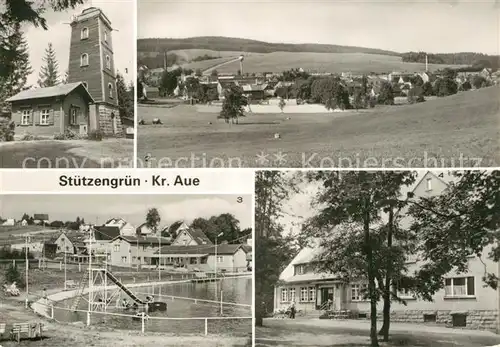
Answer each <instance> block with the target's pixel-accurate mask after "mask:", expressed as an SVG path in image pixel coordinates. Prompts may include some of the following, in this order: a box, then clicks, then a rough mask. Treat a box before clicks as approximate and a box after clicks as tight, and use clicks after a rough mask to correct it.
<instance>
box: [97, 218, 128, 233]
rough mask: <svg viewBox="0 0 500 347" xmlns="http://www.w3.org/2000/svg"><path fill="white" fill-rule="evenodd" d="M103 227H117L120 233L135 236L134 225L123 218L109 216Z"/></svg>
mask: <svg viewBox="0 0 500 347" xmlns="http://www.w3.org/2000/svg"><path fill="white" fill-rule="evenodd" d="M104 226H105V227H117V228H118V229H120V235H124V236H135V227H134V226H133V225H132V224H130V223H129V222H127V221H126V220H124V219H123V218H111V219H110V220H108V221H106V223H104Z"/></svg>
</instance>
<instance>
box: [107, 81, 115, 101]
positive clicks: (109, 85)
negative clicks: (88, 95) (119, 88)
mask: <svg viewBox="0 0 500 347" xmlns="http://www.w3.org/2000/svg"><path fill="white" fill-rule="evenodd" d="M108 92H109V97H110V98H111V99H113V97H114V96H113V85H112V84H111V83H109V84H108Z"/></svg>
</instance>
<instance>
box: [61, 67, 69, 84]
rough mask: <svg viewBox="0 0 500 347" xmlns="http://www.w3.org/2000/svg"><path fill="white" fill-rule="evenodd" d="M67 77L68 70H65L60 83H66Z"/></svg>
mask: <svg viewBox="0 0 500 347" xmlns="http://www.w3.org/2000/svg"><path fill="white" fill-rule="evenodd" d="M68 77H69V72H68V70H66V72H65V73H64V77H63V78H62V80H61V84H67V83H68Z"/></svg>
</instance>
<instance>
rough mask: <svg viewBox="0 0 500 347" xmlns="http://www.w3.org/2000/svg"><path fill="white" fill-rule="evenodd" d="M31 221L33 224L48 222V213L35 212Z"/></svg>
mask: <svg viewBox="0 0 500 347" xmlns="http://www.w3.org/2000/svg"><path fill="white" fill-rule="evenodd" d="M33 221H34V222H35V224H48V223H49V215H48V214H46V213H35V214H34V215H33Z"/></svg>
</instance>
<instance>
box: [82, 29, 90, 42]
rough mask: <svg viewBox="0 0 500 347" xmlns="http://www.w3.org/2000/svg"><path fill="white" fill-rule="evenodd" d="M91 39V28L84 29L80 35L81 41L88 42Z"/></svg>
mask: <svg viewBox="0 0 500 347" xmlns="http://www.w3.org/2000/svg"><path fill="white" fill-rule="evenodd" d="M88 38H89V28H83V29H82V32H81V34H80V39H82V40H86V39H88Z"/></svg>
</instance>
